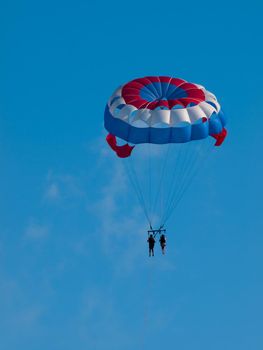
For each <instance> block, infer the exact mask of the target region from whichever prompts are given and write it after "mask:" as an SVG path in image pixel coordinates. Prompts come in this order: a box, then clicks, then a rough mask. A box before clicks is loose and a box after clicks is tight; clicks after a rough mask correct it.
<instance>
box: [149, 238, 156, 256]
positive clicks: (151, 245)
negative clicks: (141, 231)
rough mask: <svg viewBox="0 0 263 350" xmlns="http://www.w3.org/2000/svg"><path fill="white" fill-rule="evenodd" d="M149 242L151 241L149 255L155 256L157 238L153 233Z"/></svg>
mask: <svg viewBox="0 0 263 350" xmlns="http://www.w3.org/2000/svg"><path fill="white" fill-rule="evenodd" d="M147 242H148V243H149V256H154V244H155V239H154V237H153V235H152V234H150V236H149V238H148V240H147Z"/></svg>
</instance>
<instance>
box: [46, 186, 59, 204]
mask: <svg viewBox="0 0 263 350" xmlns="http://www.w3.org/2000/svg"><path fill="white" fill-rule="evenodd" d="M59 197H60V191H59V187H58V185H57V184H56V183H54V182H53V183H50V184H48V186H47V189H46V193H45V198H47V199H50V200H56V199H58V198H59Z"/></svg>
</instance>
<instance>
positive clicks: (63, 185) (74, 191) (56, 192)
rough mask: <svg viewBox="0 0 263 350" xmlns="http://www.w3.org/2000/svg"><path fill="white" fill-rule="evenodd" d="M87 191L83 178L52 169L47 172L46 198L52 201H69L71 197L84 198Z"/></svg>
mask: <svg viewBox="0 0 263 350" xmlns="http://www.w3.org/2000/svg"><path fill="white" fill-rule="evenodd" d="M84 196H85V191H84V190H83V188H82V185H81V179H80V178H78V177H76V176H73V175H70V174H55V173H54V172H53V171H52V170H50V171H49V172H48V174H47V178H46V185H45V189H44V199H46V200H48V201H50V202H52V201H53V202H54V201H56V202H58V201H60V202H61V203H62V202H64V203H65V201H68V202H69V199H73V198H83V197H84Z"/></svg>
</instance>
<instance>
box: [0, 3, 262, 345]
mask: <svg viewBox="0 0 263 350" xmlns="http://www.w3.org/2000/svg"><path fill="white" fill-rule="evenodd" d="M262 11H263V5H262V3H261V2H260V1H255V0H252V1H250V2H243V1H237V2H235V1H232V2H230V1H224V0H223V1H220V2H219V1H218V2H217V3H215V2H210V1H209V2H208V1H202V2H194V1H191V0H190V1H188V2H186V3H183V2H180V3H177V2H176V1H162V2H161V1H159V2H156V1H151V2H150V1H137V0H135V1H133V2H130V3H125V2H121V1H115V2H95V1H94V2H87V1H55V2H54V1H49V0H47V1H37V2H36V1H28V0H25V1H23V2H20V1H13V0H10V1H8V2H2V3H1V8H0V12H1V15H0V16H1V18H0V19H1V20H0V23H1V24H0V26H1V28H0V29H1V32H2V34H3V35H2V37H1V55H0V75H1V84H0V162H1V181H0V193H1V196H0V212H1V217H0V310H1V312H0V329H1V331H0V344H1V349H3V350H13V349H18V348H19V349H27V350H31V349H32V350H33V349H34V350H35V349H38V350H42V349H45V350H46V349H49V350H60V349H61V350H62V349H63V350H68V349H79V350H82V349H91V350H102V349H113V350H118V349H124V348H125V349H127V350H129V349H133V350H134V349H144V348H145V349H148V348H151V349H152V350H155V349H159V348H160V346H162V348H167V349H169V348H178V349H181V350H190V349H193V348H194V349H196V350H199V349H200V350H201V349H202V350H210V349H213V350H217V349H218V350H219V349H220V350H221V349H225V350H230V349H231V350H232V349H239V350H247V349H253V350H260V349H262V347H263V335H262V322H263V316H262V315H263V302H262V294H263V279H262V263H263V257H262V245H263V236H262V232H263V220H262V196H263V189H262V176H263V169H262V146H263V142H262V127H263V121H262V112H261V104H262V102H261V98H262V97H261V95H262V78H263V76H262V61H263V54H262V45H261V41H262V25H261V22H262V18H261V17H262ZM145 75H174V76H178V77H182V78H185V79H186V80H189V81H192V82H196V83H199V84H203V85H205V86H206V87H207V88H208V89H209V90H211V91H213V92H214V93H215V94H216V95H217V96H218V98H219V101H220V102H221V104H222V105H223V108H224V110H225V112H226V113H227V115H228V117H229V123H228V130H229V137H228V138H227V140H226V142H225V143H224V145H223V146H222V147H221V148H220V150H218V151H217V152H215V154H213V157H210V158H209V160H208V162H207V164H206V166H205V168H204V169H202V171H201V173H199V175H198V178H197V179H196V180H195V182H194V186H193V187H192V188H191V189H190V190H189V191H188V192H187V193H186V195H185V197H184V199H183V201H182V202H181V204H180V206H179V207H178V209H177V211H176V212H175V213H174V215H173V217H172V218H171V219H170V221H169V223H168V230H169V246H168V252H167V255H166V256H165V258H163V257H160V256H156V257H155V258H154V259H151V260H149V259H148V258H147V251H146V250H147V249H146V246H145V236H144V231H145V229H146V227H147V226H146V222H145V221H144V217H143V214H142V212H141V211H140V210H139V209H138V205H137V201H136V198H135V197H134V195H133V193H132V191H131V190H130V188H129V186H128V185H127V183H126V182H125V181H124V180H123V174H122V172H121V170H120V168H119V164H118V160H117V159H116V158H114V157H113V156H112V154H111V153H110V152H109V151H108V148H107V146H106V145H105V143H104V141H103V138H104V136H105V131H104V130H103V110H104V105H105V103H106V101H107V99H108V97H109V96H110V94H111V93H112V92H113V90H114V89H115V88H116V87H117V86H118V85H120V84H122V83H124V82H126V81H128V80H130V79H133V78H135V77H140V76H145ZM120 204H121V205H120ZM186 213H187V215H189V213H191V218H190V220H189V219H186Z"/></svg>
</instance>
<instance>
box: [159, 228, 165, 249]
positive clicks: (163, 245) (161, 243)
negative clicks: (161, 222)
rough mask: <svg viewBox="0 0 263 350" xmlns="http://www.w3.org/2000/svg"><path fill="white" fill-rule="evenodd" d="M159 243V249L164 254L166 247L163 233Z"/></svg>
mask: <svg viewBox="0 0 263 350" xmlns="http://www.w3.org/2000/svg"><path fill="white" fill-rule="evenodd" d="M159 242H160V245H161V248H162V253H163V254H164V253H165V247H166V237H165V235H164V234H163V233H162V234H161V236H160V239H159Z"/></svg>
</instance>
